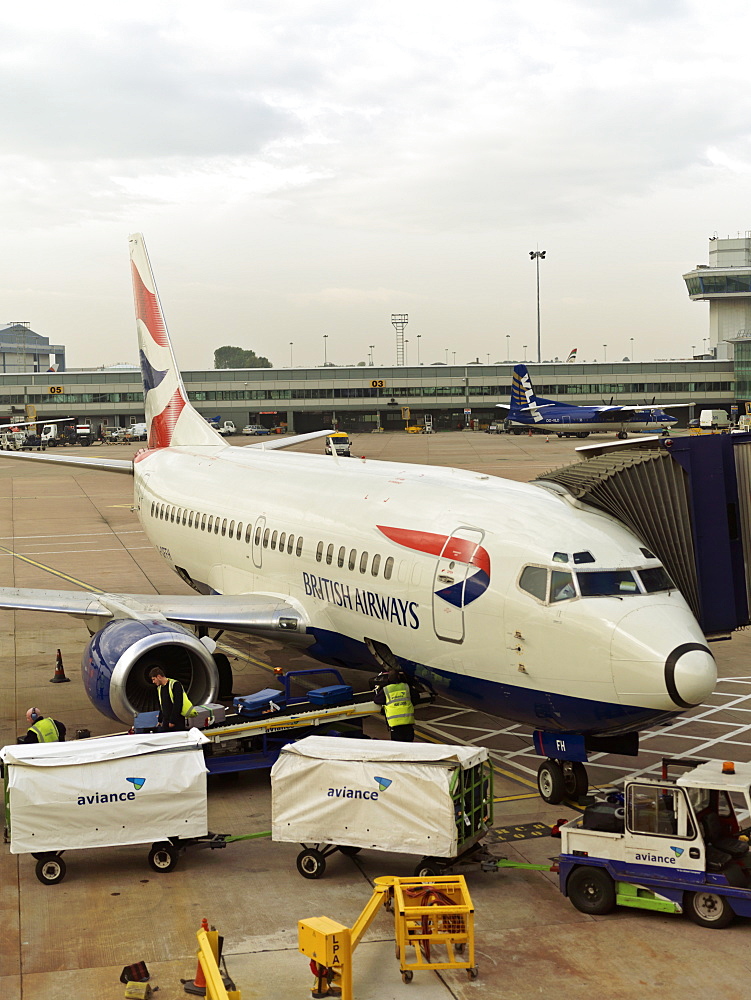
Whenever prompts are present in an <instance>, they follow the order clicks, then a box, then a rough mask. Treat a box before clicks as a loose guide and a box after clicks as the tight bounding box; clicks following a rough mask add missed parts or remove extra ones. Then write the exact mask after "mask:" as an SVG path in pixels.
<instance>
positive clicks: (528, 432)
mask: <svg viewBox="0 0 751 1000" xmlns="http://www.w3.org/2000/svg"><path fill="white" fill-rule="evenodd" d="M527 434H528V435H529V436H530V437H532V428H531V427H530V428H529V430H528V431H527Z"/></svg>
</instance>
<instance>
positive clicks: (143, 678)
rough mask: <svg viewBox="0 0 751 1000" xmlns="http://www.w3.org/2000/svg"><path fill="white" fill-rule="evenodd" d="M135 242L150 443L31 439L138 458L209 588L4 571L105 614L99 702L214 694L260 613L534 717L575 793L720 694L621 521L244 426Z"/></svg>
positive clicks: (329, 647) (664, 584)
mask: <svg viewBox="0 0 751 1000" xmlns="http://www.w3.org/2000/svg"><path fill="white" fill-rule="evenodd" d="M131 261H132V273H133V284H134V290H135V300H136V314H137V326H138V337H139V346H140V357H141V369H142V372H143V385H144V397H145V412H146V419H147V423H148V427H149V435H148V444H147V447H146V448H145V449H144V450H142V451H141V452H139V453H138V454H137V455H136V457H135V459H134V460H133V462H127V461H117V460H112V459H110V460H107V459H97V458H76V457H69V456H64V457H63V456H60V457H58V455H57V454H55V455H54V456H51V455H49V454H43V455H34V456H33V458H34V459H36V460H39V461H53V462H55V463H56V464H64V465H84V466H86V467H89V468H91V467H97V468H101V469H107V470H110V471H115V472H122V473H127V474H129V475H133V477H134V483H135V510H136V513H137V515H138V518H139V520H140V521H141V524H142V525H143V528H144V530H145V532H146V533H147V535H148V537H149V538H150V540H151V541H152V542H153V544H154V545H155V546H156V547H157V548H158V550H159V552H160V553H161V554H162V555H163V557H164V558H165V559H166V560H167V562H168V563H169V564H170V565H171V566H172V567H173V568H174V570H175V571H176V572H177V573H178V574H179V575H180V576H181V577H182V579H183V580H185V581H186V582H187V583H189V584H190V586H191V587H192V588H193V589H194V590H196V591H197V594H196V595H193V596H188V597H182V596H175V597H171V596H153V595H132V594H131V595H114V594H94V593H67V592H60V591H33V590H19V589H10V588H5V589H3V590H0V606H2V607H6V608H15V609H19V608H27V609H35V610H47V611H56V612H65V613H68V614H73V615H77V616H79V617H81V618H83V619H84V620H85V621H86V623H87V625H88V626H89V628H90V631H91V632H92V633H93V636H92V639H91V641H90V642H89V644H88V646H87V647H86V650H85V652H84V655H83V663H82V670H83V679H84V684H85V686H86V690H87V693H88V695H89V698H90V699H91V701H92V702H93V704H94V705H95V706H96V707H97V708H98V709H99V710H100V711H102V712H103V713H105V714H106V715H109V716H110V717H112V718H116V719H121V720H122V721H123V722H125V723H130V722H131V721H132V717H133V714H134V712H136V711H141V710H146V709H149V708H153V707H155V697H156V696H155V691H154V687H153V685H152V684H151V683H150V682H149V679H148V670H149V668H150V667H151V666H153V665H154V663H155V662H159V664H160V665H162V666H164V667H166V672H167V673H168V674H169V675H170V676H174V677H177V678H179V679H180V680H181V681H183V682H184V683H185V685H186V687H187V689H188V692H189V696H190V698H191V700H192V701H193V702H206V701H210V700H211V699H212V698H214V697H215V696H216V693H217V687H218V684H219V677H218V673H217V665H216V662H215V659H214V657H213V656H212V652H213V650H214V648H215V644H214V643H213V642H212V641H211V639H209V638H208V636H207V634H206V633H207V631H208V629H210V628H218V629H233V630H241V631H245V632H248V633H253V634H256V635H263V636H270V637H273V638H274V639H277V640H279V641H281V642H289V643H295V644H297V645H300V646H303V647H306V648H307V651H308V653H310V654H311V655H312V656H314V657H316V658H318V659H320V660H323V661H326V662H330V663H337V664H343V665H345V666H349V667H359V668H365V669H369V670H373V669H374V668H377V667H378V665H379V664H383V663H393V662H394V661H396V662H397V663H398V664H399V665H400V666H401V667H403V668H404V669H405V670H406V671H407V672H408V673H410V674H412V675H415V676H417V677H418V678H420V679H422V680H424V681H425V682H427V683H429V684H431V685H432V686H433V687H434V688H436V689H437V690H439V691H442V692H445V693H446V694H447V695H449V696H451V697H453V698H455V699H457V700H459V701H461V702H462V703H465V704H468V705H471V706H474V707H477V708H479V709H481V710H482V711H484V712H487V713H490V714H496V715H499V716H501V717H503V718H507V719H513V720H516V721H518V722H522V723H526V724H528V725H530V726H532V727H534V729H535V730H536V735H535V741H536V745H537V747H538V749H539V750H541V752H542V753H544V754H546V755H547V757H548V759H547V760H546V761H545V762H544V763H543V764H542V765H541V768H540V773H539V785H540V788H541V791H542V793H543V796H544V797H545V798H546V799H547V800H548V801H560V798H561V797H562V796H563V795H564V794H565V793H567V792H568V793H577V794H581V793H582V792H583V791H584V790H585V789H586V785H587V778H586V771H585V768H584V766H583V763H582V762H583V761H585V760H586V750H587V749H608V750H611V751H613V752H619V751H620V752H631V753H635V752H636V747H637V745H638V731H639V730H640V729H643V728H644V727H645V726H653V725H654V724H655V723H659V722H661V721H662V720H665V719H668V718H670V717H671V716H674V715H677V714H678V713H680V712H682V711H683V710H685V709H686V708H688V707H691V706H693V705H697V704H699V703H701V702H702V700H703V699H704V698H705V697H706V696H707V695H708V694H709V693H710V692H711V691H712V689H713V687H714V683H715V679H716V670H715V664H714V660H713V658H712V654H711V653H710V651H709V649H708V647H707V646H706V643H705V640H704V636H703V634H702V632H701V629H700V627H699V625H698V623H697V622H696V620H695V619H694V617H693V615H692V614H691V611H690V610H689V607H688V605H687V604H686V602H685V601H684V599H683V597H682V596H681V594H680V593H679V592H678V590H677V589H676V587H675V586H674V584H673V583H672V582H671V580H670V579H669V577H668V575H667V573H666V572H665V570H664V568H663V567H662V566H661V564H660V562H659V561H658V560H657V559H656V558H655V557H654V555H653V554H652V553H651V552H650V551H649V550H648V549H647V548H645V547H644V545H643V544H642V543H641V541H640V540H639V539H638V538H637V537H636V536H635V535H633V534H632V533H631V532H630V531H628V530H627V529H626V528H625V527H624V526H623V525H621V524H620V523H619V522H618V521H616V520H615V519H614V518H612V517H610V516H607V515H604V514H601V513H599V512H597V511H595V510H593V509H588V508H584V507H582V505H577V504H575V503H574V502H570V501H569V500H567V499H566V498H565V496H563V495H562V494H561V493H560V492H554V491H553V490H552V489H546V488H544V487H543V486H541V485H529V484H525V483H517V482H510V481H507V480H503V479H498V478H495V477H493V476H488V475H484V474H481V473H474V472H464V471H460V470H457V469H442V468H434V467H428V466H420V465H408V464H407V465H401V464H397V463H391V462H377V461H368V460H364V459H362V460H359V459H348V460H347V461H342V460H339V459H338V458H337V456H335V455H332V456H324V455H308V454H299V453H298V454H281V453H277V451H278V449H279V448H280V447H283V446H284V445H285V444H289V443H295V442H297V441H300V440H305V439H306V438H309V437H313V436H316V435H300V436H298V437H295V438H292V439H286V440H285V439H279V440H274V441H273V442H266V441H264V442H263V443H259V444H256V445H252V446H250V447H232V446H230V445H227V444H226V443H225V442H224V440H223V439H222V438H221V437H220V436H219V435H218V434H217V433H216V431H215V430H214V429H213V428H212V427H210V426H209V424H208V423H207V422H206V420H204V419H203V417H201V416H200V415H199V414H198V412H197V411H196V410H195V409H194V408H193V407H192V405H191V404H190V403H189V401H188V394H187V392H186V390H185V386H184V384H183V381H182V377H181V375H180V372H179V370H178V367H177V364H176V362H175V358H174V355H173V351H172V345H171V342H170V339H169V336H168V333H167V328H166V326H165V323H164V319H163V316H162V310H161V306H160V304H159V300H158V298H157V294H156V287H155V284H154V279H153V275H152V272H151V267H150V265H149V261H148V257H147V254H146V249H145V246H144V242H143V239H142V237H141V236H140V235H136V236H133V237H131ZM322 433H330V432H322ZM12 457H13V458H18V457H23V458H26V459H29V458H31V457H32V456H30V455H23V456H21V455H17V454H15V453H14V454H13V456H12Z"/></svg>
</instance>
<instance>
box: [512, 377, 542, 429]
mask: <svg viewBox="0 0 751 1000" xmlns="http://www.w3.org/2000/svg"><path fill="white" fill-rule="evenodd" d="M537 402H538V399H537V397H536V396H535V390H534V386H533V385H532V379H531V378H530V374H529V372H528V371H527V366H526V365H514V377H513V379H512V381H511V406H510V407H509V417H513V416H514V414H518V413H520V412H522V411H523V412H524V413H525V414H526V415H528V414H529V411H530V407H534V406H535V405H536V404H537Z"/></svg>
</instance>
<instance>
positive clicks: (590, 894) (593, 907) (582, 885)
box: [566, 865, 615, 916]
mask: <svg viewBox="0 0 751 1000" xmlns="http://www.w3.org/2000/svg"><path fill="white" fill-rule="evenodd" d="M566 892H567V893H568V898H569V899H570V900H571V902H572V903H573V904H574V906H575V907H576V908H577V910H580V911H581V912H582V913H591V914H594V915H598V916H599V915H601V914H604V913H610V912H611V910H614V909H615V885H614V884H613V880H612V878H611V877H610V875H609V874H608V872H606V871H605V869H604V868H595V867H590V866H589V865H582V866H581V867H580V868H574V870H573V871H572V872H571V874H570V875H569V877H568V882H567V884H566Z"/></svg>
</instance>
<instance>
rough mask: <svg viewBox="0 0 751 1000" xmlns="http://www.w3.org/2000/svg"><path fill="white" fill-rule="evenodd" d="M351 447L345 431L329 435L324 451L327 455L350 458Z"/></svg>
mask: <svg viewBox="0 0 751 1000" xmlns="http://www.w3.org/2000/svg"><path fill="white" fill-rule="evenodd" d="M351 447H352V443H351V441H350V439H349V437H348V436H347V435H346V434H345V433H344V432H343V431H337V432H336V433H335V434H329V436H328V437H327V438H326V444H325V445H324V449H323V450H324V452H325V453H326V454H327V455H342V456H345V457H346V458H349V457H350V456H351V454H352V452H351V451H350V448H351Z"/></svg>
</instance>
